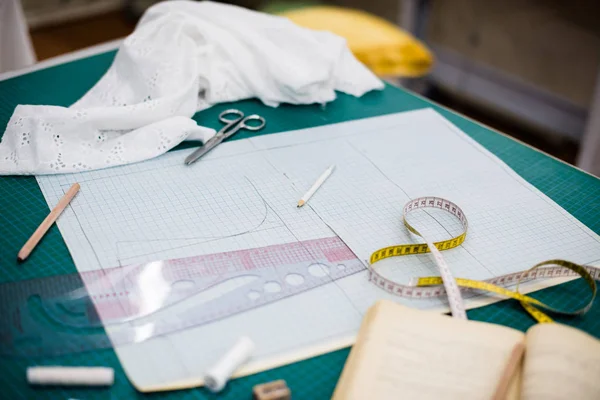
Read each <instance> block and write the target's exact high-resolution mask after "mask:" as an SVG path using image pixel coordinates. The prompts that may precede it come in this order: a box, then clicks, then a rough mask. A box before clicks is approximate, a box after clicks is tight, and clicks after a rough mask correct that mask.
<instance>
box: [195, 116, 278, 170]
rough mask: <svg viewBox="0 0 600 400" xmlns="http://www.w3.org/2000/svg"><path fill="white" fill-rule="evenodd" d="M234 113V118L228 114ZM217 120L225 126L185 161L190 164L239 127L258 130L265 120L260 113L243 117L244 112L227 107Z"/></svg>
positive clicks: (262, 126)
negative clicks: (252, 122)
mask: <svg viewBox="0 0 600 400" xmlns="http://www.w3.org/2000/svg"><path fill="white" fill-rule="evenodd" d="M230 115H235V117H234V118H231V117H229V118H228V116H230ZM219 121H221V122H223V123H224V124H225V126H224V127H223V128H222V129H221V130H220V131H219V132H217V133H216V134H215V136H213V137H212V138H211V139H209V140H208V141H207V142H206V143H204V146H202V147H200V148H199V149H197V150H196V151H194V152H193V153H192V154H190V155H189V156H187V157H186V158H185V163H186V164H187V165H191V164H193V163H194V162H196V161H197V160H198V159H199V158H200V157H202V156H203V155H205V154H206V153H208V152H209V151H211V150H212V149H214V148H215V147H217V145H218V144H220V143H221V142H222V141H223V140H225V139H227V138H228V137H231V136H233V135H234V134H235V133H236V132H237V131H239V130H240V129H247V130H249V131H259V130H261V129H262V128H264V127H265V124H266V121H265V119H264V118H263V117H261V116H260V115H256V114H252V115H249V116H247V117H244V113H243V112H241V111H240V110H236V109H233V108H232V109H229V110H225V111H223V112H222V113H221V114H219ZM248 121H258V123H257V124H252V125H250V124H248V123H247V122H248Z"/></svg>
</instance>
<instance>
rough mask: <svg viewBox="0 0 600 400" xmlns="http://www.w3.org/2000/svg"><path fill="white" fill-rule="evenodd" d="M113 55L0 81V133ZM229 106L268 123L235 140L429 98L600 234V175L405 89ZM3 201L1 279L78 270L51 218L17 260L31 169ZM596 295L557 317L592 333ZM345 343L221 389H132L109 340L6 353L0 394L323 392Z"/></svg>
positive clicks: (572, 295) (548, 293) (550, 292)
mask: <svg viewBox="0 0 600 400" xmlns="http://www.w3.org/2000/svg"><path fill="white" fill-rule="evenodd" d="M114 54H115V53H114V51H110V52H107V53H102V54H98V55H94V56H89V57H86V58H83V59H80V60H75V61H71V62H68V63H65V64H61V65H57V66H53V67H50V68H46V69H42V70H39V71H35V72H31V73H29V74H26V75H21V76H17V77H14V78H10V79H7V80H4V81H0V132H4V130H5V127H6V124H7V123H8V120H9V118H10V115H11V114H12V112H13V110H14V108H15V106H16V105H17V104H52V105H60V106H69V105H70V104H72V103H73V102H74V101H75V100H77V99H78V98H79V97H81V96H82V95H83V94H84V93H85V92H86V91H87V90H88V89H89V88H90V87H92V86H93V85H94V84H95V82H96V81H97V80H98V79H99V78H100V77H101V76H102V74H103V73H104V72H105V71H106V69H107V68H108V66H109V65H110V63H111V62H112V60H113V58H114ZM231 106H232V105H231V104H222V105H218V106H215V107H213V108H211V109H209V110H206V111H203V112H201V113H198V114H197V115H196V116H195V117H194V118H195V119H196V120H197V121H198V122H199V123H201V124H202V125H205V126H212V127H214V128H217V127H218V125H219V123H218V118H217V116H218V114H219V112H221V111H222V110H224V109H226V108H230V107H231ZM234 106H235V108H239V109H241V110H243V111H244V112H245V113H259V114H261V115H263V116H264V117H265V118H266V119H267V121H268V124H267V127H266V128H265V129H264V131H262V132H261V133H250V132H244V133H240V134H238V136H237V137H236V139H242V138H245V137H250V136H252V135H257V134H269V133H275V132H281V131H286V130H292V129H301V128H308V127H313V126H319V125H324V124H330V123H335V122H342V121H348V120H352V119H358V118H366V117H372V116H376V115H382V114H389V113H394V112H400V111H408V110H415V109H420V108H425V107H433V108H434V109H436V110H437V111H438V112H440V113H441V114H442V115H443V116H444V117H446V118H447V119H448V120H450V121H451V122H452V123H454V124H455V125H457V126H458V127H459V128H460V129H462V130H463V131H464V132H466V133H467V134H468V135H469V136H471V137H472V138H474V139H475V140H476V141H478V142H479V143H481V144H482V145H483V146H484V147H486V148H487V149H488V150H490V151H491V152H492V153H494V154H495V155H497V156H498V157H500V158H501V159H502V160H504V162H506V163H507V164H508V165H509V166H510V167H511V168H513V169H514V170H515V171H516V172H517V173H519V174H520V175H521V176H522V177H523V178H525V179H526V180H527V181H529V182H530V183H531V184H533V185H534V186H536V187H537V188H538V189H540V190H541V191H542V192H544V193H545V194H546V195H548V196H549V197H550V198H552V199H553V200H554V201H555V202H557V203H558V204H559V205H561V206H562V207H563V208H564V209H566V210H567V211H568V212H570V213H571V214H572V215H574V216H575V217H576V218H578V219H579V220H580V221H582V222H583V223H584V224H586V225H587V226H588V227H589V228H590V229H592V230H593V231H595V232H596V233H599V234H600V180H598V179H597V178H594V177H592V176H590V175H587V174H585V173H583V172H581V171H579V170H577V169H575V168H572V167H570V166H568V165H566V164H564V163H562V162H560V161H557V160H555V159H553V158H551V157H549V156H547V155H545V154H542V153H540V152H538V151H536V150H534V149H532V148H529V147H527V146H524V145H522V144H520V143H518V142H516V141H514V140H512V139H510V138H508V137H506V136H504V135H501V134H499V133H497V132H494V131H492V130H490V129H488V128H486V127H484V126H482V125H479V124H477V123H475V122H473V121H470V120H468V119H465V118H464V117H461V116H460V115H457V114H455V113H453V112H450V111H448V110H446V109H444V108H442V107H439V106H437V105H435V104H433V103H431V102H429V101H427V100H425V99H422V98H420V97H417V96H415V95H413V94H411V93H408V92H406V91H404V90H402V89H398V88H395V87H391V86H387V87H386V88H385V90H383V91H380V92H373V93H369V94H367V95H365V96H363V97H362V98H359V99H357V98H354V97H351V96H346V95H342V94H340V95H339V97H338V99H337V100H335V101H334V102H332V103H330V104H327V105H326V106H325V107H321V106H318V105H312V106H289V105H284V106H280V107H279V108H270V107H266V106H264V105H262V104H261V103H260V102H258V101H255V100H249V101H241V102H237V103H235V104H234ZM0 210H1V211H0V283H4V282H13V281H19V280H25V279H33V278H39V277H45V276H52V275H59V274H67V273H73V272H76V268H75V265H74V264H73V260H72V259H71V257H70V255H69V252H68V250H67V247H66V245H65V243H64V241H63V239H62V237H61V235H60V232H59V230H58V228H57V227H56V226H54V227H52V229H51V230H50V231H49V232H48V234H47V235H46V237H45V238H44V239H43V240H42V242H41V243H40V245H39V246H38V248H37V249H36V250H35V251H34V253H33V254H32V255H31V257H30V258H29V259H28V261H27V262H26V263H25V264H23V265H17V263H16V254H17V252H18V250H19V249H20V247H21V246H22V245H23V243H24V242H25V241H26V240H27V238H28V237H29V236H30V235H31V233H32V232H33V231H34V230H35V228H36V227H37V225H38V224H39V223H40V221H41V220H42V219H43V218H44V217H45V216H46V214H47V213H48V212H49V209H48V206H47V205H46V202H45V200H44V198H43V196H42V193H41V191H40V189H39V187H38V185H37V182H36V180H35V178H33V177H1V178H0ZM585 295H587V291H586V285H585V284H584V283H583V282H581V280H576V281H572V282H569V283H566V284H563V285H559V286H555V287H552V288H549V289H545V290H542V291H539V292H537V293H536V294H535V297H538V298H540V299H541V300H544V301H547V302H549V303H552V304H560V305H561V306H565V307H568V306H569V305H574V304H575V303H577V304H580V302H581V298H582V296H585ZM597 303H598V301H596V304H595V305H594V307H593V308H592V310H591V311H590V312H589V313H588V314H587V315H585V316H584V317H577V318H566V317H565V318H557V320H558V321H560V322H563V323H566V324H569V325H573V326H577V327H579V328H581V329H583V330H585V331H587V332H589V333H591V334H593V335H595V336H597V337H598V336H600V306H599V305H598V304H597ZM468 315H469V318H470V319H473V320H481V321H490V322H494V323H498V324H503V325H507V326H511V327H514V328H516V329H519V330H522V331H525V330H526V329H527V328H529V327H530V326H531V325H532V324H533V320H532V319H531V318H530V317H529V316H528V315H527V314H526V313H524V312H523V311H522V309H521V308H520V306H519V304H518V303H517V302H515V301H512V300H511V301H503V302H500V303H496V304H493V305H490V306H486V307H482V308H478V309H474V310H471V311H469V312H468ZM348 352H349V349H343V350H339V351H335V352H332V353H328V354H325V355H322V356H319V357H315V358H311V359H308V360H305V361H301V362H297V363H294V364H291V365H287V366H284V367H280V368H276V369H272V370H269V371H265V372H262V373H259V374H255V375H251V376H249V377H245V378H240V379H236V380H233V381H231V382H230V383H229V384H228V386H227V388H226V389H225V390H224V391H223V392H221V393H220V394H219V395H218V396H217V395H214V394H211V393H209V392H208V391H207V390H205V389H191V390H182V391H176V392H167V393H159V394H142V393H138V392H136V390H135V389H134V388H133V386H132V385H131V384H130V383H129V381H128V380H127V378H126V376H125V374H124V372H123V369H122V368H121V366H120V364H119V361H118V359H117V357H116V355H115V353H114V351H113V350H112V349H106V350H96V351H89V352H83V353H78V354H71V355H68V356H60V357H52V358H35V359H24V358H7V357H4V358H1V359H0V392H1V396H0V397H2V398H11V399H12V398H40V399H41V398H62V399H67V398H77V399H91V398H102V399H105V398H135V397H153V398H157V397H160V398H163V397H164V398H178V399H179V398H186V399H188V398H194V399H211V398H223V399H245V398H250V397H251V390H252V386H253V385H255V384H258V383H263V382H266V381H271V380H275V379H285V380H286V381H287V383H288V386H289V387H290V388H291V389H292V393H293V397H294V399H304V398H308V399H321V398H329V397H330V396H331V394H332V393H333V390H334V388H335V385H336V382H337V379H338V377H339V374H340V372H341V370H342V368H343V366H344V362H345V360H346V357H347V356H348ZM199 356H201V355H199ZM29 365H102V366H111V367H113V368H115V373H116V374H115V384H114V386H112V387H111V388H107V389H69V388H66V389H65V388H32V387H29V386H28V385H27V383H26V380H25V369H26V367H27V366H29Z"/></svg>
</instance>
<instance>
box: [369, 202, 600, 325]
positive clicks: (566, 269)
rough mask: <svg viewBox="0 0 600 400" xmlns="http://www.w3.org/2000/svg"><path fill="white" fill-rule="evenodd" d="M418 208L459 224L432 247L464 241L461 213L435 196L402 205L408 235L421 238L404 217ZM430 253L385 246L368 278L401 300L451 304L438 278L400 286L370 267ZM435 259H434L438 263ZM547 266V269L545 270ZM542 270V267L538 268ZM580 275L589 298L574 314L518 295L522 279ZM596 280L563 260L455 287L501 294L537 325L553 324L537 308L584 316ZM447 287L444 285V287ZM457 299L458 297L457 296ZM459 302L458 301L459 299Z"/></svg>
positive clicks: (421, 246) (596, 273)
mask: <svg viewBox="0 0 600 400" xmlns="http://www.w3.org/2000/svg"><path fill="white" fill-rule="evenodd" d="M418 208H421V209H422V208H438V209H441V210H444V211H446V212H448V213H450V214H452V215H454V216H455V217H456V218H457V219H458V220H459V221H460V222H461V224H462V227H463V231H462V233H461V234H460V235H458V236H456V237H453V238H451V239H448V240H444V241H441V242H434V243H433V245H435V247H436V248H437V249H438V250H440V251H443V250H449V249H452V248H455V247H458V246H460V245H461V244H462V243H463V242H464V241H465V239H466V236H467V228H468V223H467V219H466V216H465V214H464V212H463V211H462V210H461V209H460V207H458V206H457V205H456V204H454V203H452V202H450V201H448V200H445V199H441V198H437V197H422V198H418V199H415V200H411V201H410V202H408V203H407V204H406V205H405V206H404V213H403V222H404V226H405V227H406V228H407V229H408V230H409V231H410V232H412V233H414V234H416V235H418V236H421V237H422V235H421V234H420V233H419V232H418V231H417V230H416V229H415V228H414V227H413V226H411V225H410V224H409V223H408V221H407V220H406V215H407V214H408V213H409V212H410V211H412V210H415V209H418ZM429 251H430V249H429V246H428V245H427V243H418V244H400V245H396V246H389V247H385V248H382V249H379V250H377V251H375V252H374V253H373V254H372V255H371V258H370V265H369V279H370V280H371V281H372V282H374V283H375V284H376V285H378V286H379V287H381V288H382V289H384V290H386V291H388V292H390V293H393V294H396V295H399V296H403V297H412V298H430V297H438V296H442V295H444V294H446V295H447V296H448V299H449V301H450V302H452V298H451V297H452V295H449V294H448V291H447V290H445V289H444V287H442V286H441V285H442V284H444V283H445V280H444V279H442V277H439V276H436V277H422V278H418V279H417V280H416V283H415V284H412V285H402V284H399V283H396V282H394V281H391V280H390V279H388V278H386V277H384V276H382V275H381V274H379V272H377V271H376V270H375V269H374V267H373V264H375V263H376V262H377V261H380V260H383V259H385V258H389V257H397V256H405V255H411V254H423V253H428V252H429ZM438 261H439V260H436V262H438ZM438 266H439V267H440V270H441V271H442V276H444V275H443V274H444V272H443V268H445V267H446V268H447V266H445V263H442V264H440V263H439V262H438ZM548 266H551V267H548ZM541 267H544V268H541ZM575 275H579V276H581V277H582V278H583V279H584V280H585V281H586V283H587V284H588V286H589V287H590V290H591V293H592V296H591V298H590V300H589V302H588V303H587V304H586V305H585V306H583V307H581V308H580V309H577V310H575V311H564V310H560V309H557V308H554V307H551V306H549V305H547V304H545V303H543V302H541V301H539V300H537V299H534V298H533V297H530V296H527V295H524V294H522V293H520V292H519V285H520V284H521V283H523V282H524V281H526V280H532V279H537V278H552V277H565V276H575ZM450 276H451V275H450ZM599 278H600V269H599V268H595V267H591V266H583V265H579V264H576V263H573V262H570V261H565V260H548V261H543V262H541V263H539V264H536V265H534V266H533V267H532V268H531V269H529V270H527V271H524V272H516V273H512V274H508V275H503V276H500V277H496V278H492V279H489V280H486V281H477V280H472V279H463V278H457V279H456V280H455V281H456V285H458V286H460V287H463V288H468V289H472V290H478V291H486V292H491V293H495V294H498V295H501V296H503V297H507V298H512V299H515V300H518V301H519V302H520V303H521V305H522V306H523V308H524V309H525V310H526V311H527V312H528V313H529V314H530V315H531V316H532V317H533V318H535V319H536V321H538V322H541V323H547V322H553V320H552V319H551V318H550V317H549V316H548V315H546V314H545V313H544V312H542V311H540V308H542V309H544V310H547V311H550V312H553V313H556V314H563V315H582V314H585V313H586V312H587V311H588V310H589V309H590V308H591V306H592V304H593V303H594V299H595V298H596V291H597V288H596V282H595V279H599ZM515 283H516V288H515V290H509V289H506V288H505V287H502V286H499V285H503V284H515ZM447 287H448V286H446V288H447ZM458 296H460V294H458ZM461 300H462V299H461Z"/></svg>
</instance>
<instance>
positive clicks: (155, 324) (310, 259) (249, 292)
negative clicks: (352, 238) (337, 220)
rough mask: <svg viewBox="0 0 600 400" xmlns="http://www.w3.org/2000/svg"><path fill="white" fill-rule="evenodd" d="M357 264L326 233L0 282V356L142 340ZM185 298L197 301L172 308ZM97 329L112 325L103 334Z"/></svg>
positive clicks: (353, 269)
mask: <svg viewBox="0 0 600 400" xmlns="http://www.w3.org/2000/svg"><path fill="white" fill-rule="evenodd" d="M362 270H364V266H363V264H362V263H361V262H360V261H359V260H358V259H357V258H356V256H355V255H354V254H353V253H352V251H350V249H349V248H348V247H347V246H346V245H345V244H344V243H343V242H342V241H341V240H340V239H339V238H337V237H332V238H324V239H317V240H310V241H304V242H296V243H285V244H280V245H274V246H268V247H263V248H256V249H247V250H239V251H232V252H227V253H217V254H208V255H203V256H196V257H189V258H183V259H174V260H164V261H155V262H150V263H146V264H141V265H133V266H127V267H120V268H111V269H106V270H99V271H91V272H86V273H83V274H81V275H78V274H72V275H63V276H56V277H49V278H43V279H37V280H31V281H25V282H16V283H8V284H0V298H1V299H2V303H1V306H0V338H2V339H1V340H0V355H22V356H27V357H33V356H43V355H59V354H65V353H70V352H79V351H86V350H92V349H97V348H106V347H111V346H120V345H124V344H130V343H135V342H141V341H144V340H148V339H150V338H152V337H155V336H159V335H166V334H169V333H172V332H175V331H177V330H180V329H185V328H189V327H193V326H198V325H202V324H205V323H210V322H214V321H216V320H219V319H222V318H226V317H229V316H231V315H234V314H236V313H240V312H244V311H248V310H250V309H253V308H256V307H260V306H262V305H265V304H268V303H270V302H274V301H277V300H280V299H283V298H285V297H288V296H292V295H295V294H298V293H301V292H303V291H306V290H310V289H312V288H315V287H317V286H320V285H324V284H326V283H330V282H332V281H334V280H337V279H340V278H343V277H345V276H349V275H352V274H354V273H357V272H360V271H362ZM194 297H202V299H200V301H198V298H196V299H195V302H194V306H193V307H187V308H184V309H183V310H179V312H173V311H172V306H174V305H176V304H178V303H185V302H186V301H188V302H189V301H191V300H190V299H192V298H194ZM147 326H151V327H152V329H151V330H150V331H149V330H148V329H147V328H146V327H147ZM103 327H110V328H111V329H112V331H111V336H110V340H109V339H108V337H107V336H106V334H105V333H104V330H103V329H102V328H103Z"/></svg>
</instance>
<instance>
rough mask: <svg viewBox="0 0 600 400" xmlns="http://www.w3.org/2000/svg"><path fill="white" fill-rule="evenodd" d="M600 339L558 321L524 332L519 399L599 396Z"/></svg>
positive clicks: (598, 397) (581, 398)
mask: <svg viewBox="0 0 600 400" xmlns="http://www.w3.org/2000/svg"><path fill="white" fill-rule="evenodd" d="M599 377H600V341H599V340H597V339H596V338H594V337H592V336H590V335H588V334H587V333H585V332H583V331H580V330H578V329H575V328H571V327H568V326H566V325H561V324H543V325H536V326H534V327H533V328H531V329H530V330H529V331H528V332H527V355H526V357H525V367H524V373H523V386H522V388H523V392H522V399H523V400H537V399H545V400H550V399H578V400H584V399H600V379H598V378H599Z"/></svg>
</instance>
